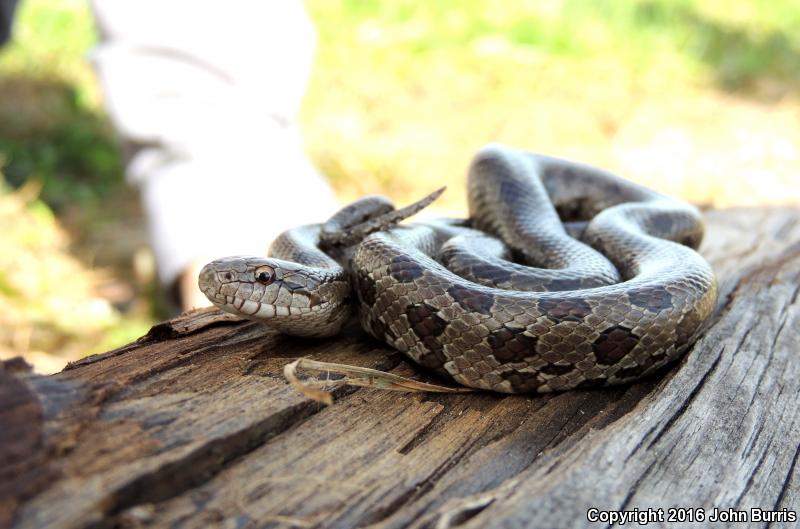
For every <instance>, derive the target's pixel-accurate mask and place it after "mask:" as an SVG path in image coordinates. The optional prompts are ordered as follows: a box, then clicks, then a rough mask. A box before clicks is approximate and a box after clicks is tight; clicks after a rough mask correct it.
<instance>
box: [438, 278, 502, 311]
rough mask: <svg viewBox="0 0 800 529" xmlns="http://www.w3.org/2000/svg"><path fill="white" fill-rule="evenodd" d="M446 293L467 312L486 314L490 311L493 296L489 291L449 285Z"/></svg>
mask: <svg viewBox="0 0 800 529" xmlns="http://www.w3.org/2000/svg"><path fill="white" fill-rule="evenodd" d="M447 293H448V294H450V297H452V298H453V299H454V300H455V301H456V303H458V304H459V305H460V306H461V308H462V309H464V310H466V311H467V312H479V313H481V314H486V315H489V314H491V312H492V305H493V304H494V296H492V295H491V294H489V293H486V292H481V291H479V290H476V289H473V288H465V287H462V286H460V285H453V286H451V287H450V288H448V289H447Z"/></svg>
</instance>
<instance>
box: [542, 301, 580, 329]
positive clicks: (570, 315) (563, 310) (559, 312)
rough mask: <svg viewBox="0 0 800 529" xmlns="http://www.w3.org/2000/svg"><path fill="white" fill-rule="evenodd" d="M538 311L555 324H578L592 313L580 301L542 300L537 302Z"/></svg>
mask: <svg viewBox="0 0 800 529" xmlns="http://www.w3.org/2000/svg"><path fill="white" fill-rule="evenodd" d="M539 310H540V311H541V312H542V314H544V315H545V316H547V317H548V318H549V319H550V320H552V321H554V322H555V323H561V322H562V321H574V322H577V323H580V322H581V321H583V318H585V317H586V316H588V315H589V314H591V313H592V307H590V306H589V304H588V303H587V302H586V301H584V300H582V299H543V300H541V301H539Z"/></svg>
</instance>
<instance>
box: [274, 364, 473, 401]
mask: <svg viewBox="0 0 800 529" xmlns="http://www.w3.org/2000/svg"><path fill="white" fill-rule="evenodd" d="M298 369H307V370H309V371H318V372H326V373H335V374H337V375H341V376H343V377H344V378H341V379H338V380H300V379H299V378H298V377H297V370H298ZM283 376H284V377H286V380H288V381H289V382H291V383H292V385H293V386H294V387H295V388H297V389H298V390H299V391H300V392H301V393H302V394H303V395H305V396H306V397H308V398H309V399H312V400H316V401H318V402H322V403H323V404H332V403H333V397H332V396H331V393H330V392H328V391H325V390H323V389H321V387H322V386H328V387H338V386H362V387H373V388H378V389H383V390H388V391H408V392H419V393H469V392H472V391H475V390H474V389H471V388H463V387H459V388H454V387H449V386H439V385H437V384H428V383H427V382H420V381H418V380H412V379H410V378H406V377H401V376H400V375H394V374H392V373H386V372H384V371H378V370H376V369H369V368H367V367H357V366H349V365H345V364H333V363H329V362H317V361H316V360H309V359H308V358H299V359H297V360H295V361H294V362H292V363H290V364H286V366H284V368H283Z"/></svg>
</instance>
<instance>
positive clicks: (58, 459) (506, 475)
mask: <svg viewBox="0 0 800 529" xmlns="http://www.w3.org/2000/svg"><path fill="white" fill-rule="evenodd" d="M702 253H703V254H704V255H705V256H706V257H707V258H708V259H709V260H710V262H711V263H712V265H713V266H714V268H715V270H716V271H717V274H718V277H719V279H720V285H721V295H720V301H719V306H718V308H717V311H716V313H715V315H714V316H713V322H712V325H711V326H710V327H709V329H708V331H707V332H706V333H705V334H704V335H703V337H701V339H700V340H699V341H698V342H697V343H696V344H695V346H694V347H693V348H692V350H691V351H690V352H689V353H688V354H687V356H686V357H685V358H684V359H683V360H681V361H680V362H678V363H677V364H675V365H672V366H670V367H669V368H667V369H665V370H663V371H662V372H661V373H659V374H658V375H656V376H653V377H650V378H648V379H646V380H643V381H640V382H638V383H635V384H632V385H628V386H625V387H620V388H614V389H608V390H580V391H570V392H565V393H560V394H551V395H544V396H502V395H495V394H487V393H477V394H459V395H432V394H414V395H409V394H397V393H388V392H382V391H379V390H375V389H352V388H343V389H339V390H337V393H336V396H337V401H336V403H335V404H334V405H333V406H330V407H325V406H322V405H320V404H318V403H316V402H312V401H308V400H306V399H304V398H303V397H302V396H301V395H299V394H298V393H297V392H296V391H295V390H294V389H293V388H292V387H291V386H289V385H288V384H287V383H286V382H285V380H284V378H283V375H282V369H283V366H284V365H285V364H286V363H288V362H290V361H292V360H294V359H296V358H298V357H310V358H313V359H315V360H321V361H327V362H339V363H346V364H354V365H361V366H365V367H372V368H377V369H382V370H389V371H392V372H394V373H399V374H406V375H409V374H413V373H414V372H416V368H415V367H413V365H411V364H409V363H408V362H407V361H406V360H405V359H404V357H402V355H400V354H399V353H397V352H393V351H392V350H390V349H388V348H386V347H385V346H383V345H382V344H380V343H378V342H376V341H375V340H372V339H370V338H368V337H367V336H366V335H364V334H363V333H362V332H361V331H360V330H359V329H358V328H357V327H356V326H350V327H349V328H348V329H347V330H346V332H344V333H343V334H342V335H341V336H340V337H338V338H337V339H335V340H330V339H328V340H309V339H299V338H290V337H285V336H278V335H274V334H271V333H270V332H269V331H267V330H265V329H264V328H262V327H260V326H259V325H257V324H254V323H248V322H240V321H235V320H233V319H231V318H230V317H227V316H224V315H222V314H221V313H219V312H217V311H214V310H203V311H197V312H193V313H189V314H187V315H184V316H182V317H180V318H178V319H176V320H172V321H169V322H165V323H162V324H160V325H157V326H156V327H154V328H153V329H152V330H151V331H150V333H149V334H148V335H147V336H144V337H143V338H141V339H140V340H138V341H137V342H135V343H132V344H130V345H128V346H125V347H123V348H121V349H118V350H115V351H111V352H109V353H106V354H102V355H97V356H93V357H89V358H86V359H83V360H81V361H79V362H76V363H74V364H71V365H70V366H68V367H67V369H65V370H64V371H63V372H62V373H59V374H56V375H53V376H49V377H44V376H38V375H35V374H32V373H30V372H29V371H28V370H27V369H26V366H25V365H24V363H23V362H21V361H10V362H6V363H5V364H3V365H2V368H0V527H3V526H11V527H15V528H19V529H23V528H24V529H27V528H40V527H41V528H106V527H119V526H121V527H140V526H141V527H154V528H162V527H163V528H167V527H169V528H173V527H174V528H178V527H180V528H182V529H190V528H198V529H199V528H206V527H217V526H221V527H231V528H257V527H298V528H305V527H326V528H328V527H331V528H344V527H365V526H369V527H374V528H381V529H389V528H400V527H409V526H410V527H415V528H433V527H463V528H464V529H468V528H515V527H586V526H590V527H600V526H607V525H608V524H601V523H591V522H589V521H588V520H587V510H588V509H590V508H597V509H600V510H611V511H619V510H632V509H634V508H639V509H647V508H652V509H658V508H663V509H665V517H666V515H667V514H668V513H667V511H666V509H668V508H672V507H679V508H681V507H682V508H693V509H703V510H704V513H705V514H706V516H708V515H709V514H711V511H712V509H714V508H718V509H729V508H732V509H738V510H749V509H750V508H752V507H757V508H762V509H767V510H780V509H782V508H788V509H791V510H794V511H796V510H797V506H798V505H800V487H799V486H798V485H799V484H800V475H798V474H799V473H800V466H798V465H797V459H798V453H799V451H800V412H799V411H798V410H800V406H798V404H800V391H799V390H800V361H798V360H800V358H798V356H799V351H800V302H799V301H798V294H799V293H800V210H797V209H788V208H786V209H778V208H762V209H747V210H745V209H737V210H726V211H719V212H711V213H709V214H708V230H707V236H706V242H705V243H704V245H703V248H702ZM694 513H695V514H696V513H697V511H694ZM748 515H750V513H749V511H748ZM628 525H629V526H633V525H635V524H634V523H629V524H628ZM695 525H696V526H713V527H725V526H728V525H730V526H736V527H742V526H743V525H742V524H734V523H711V522H709V521H708V520H707V519H706V520H705V521H704V522H697V523H686V522H684V523H668V522H664V523H654V524H652V525H649V527H659V526H664V527H691V526H695ZM749 525H750V526H754V527H783V526H785V527H789V526H794V525H795V524H794V523H781V522H778V523H772V524H769V523H766V522H765V523H754V522H752V521H751V522H750V524H749Z"/></svg>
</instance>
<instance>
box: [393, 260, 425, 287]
mask: <svg viewBox="0 0 800 529" xmlns="http://www.w3.org/2000/svg"><path fill="white" fill-rule="evenodd" d="M422 272H423V270H422V267H421V266H420V265H419V264H417V263H416V262H414V261H412V260H411V259H409V258H408V257H406V256H404V255H398V256H396V257H395V258H394V259H392V262H391V263H390V264H389V275H391V276H392V277H393V278H395V279H397V280H398V281H400V282H401V283H409V282H411V281H414V280H415V279H418V278H420V277H422Z"/></svg>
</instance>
